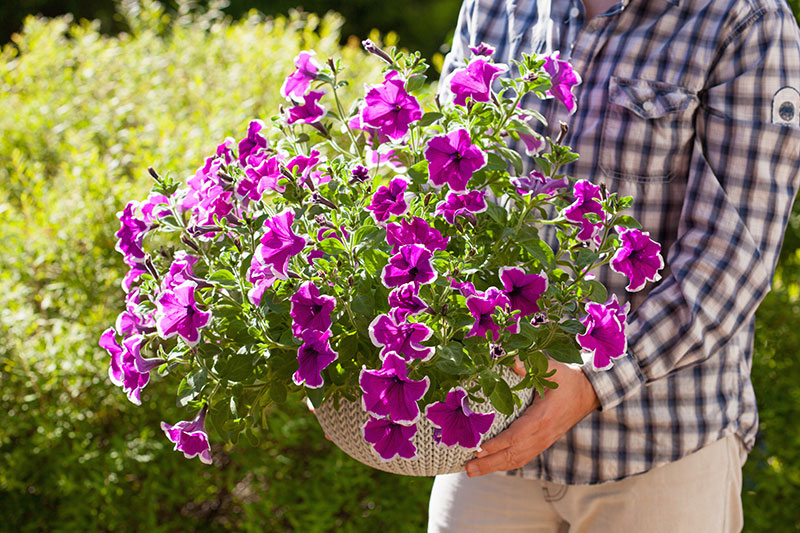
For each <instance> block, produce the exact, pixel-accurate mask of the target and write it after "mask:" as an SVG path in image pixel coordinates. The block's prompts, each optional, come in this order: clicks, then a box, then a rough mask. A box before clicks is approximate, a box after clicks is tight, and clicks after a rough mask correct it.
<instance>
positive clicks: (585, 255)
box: [575, 248, 600, 268]
mask: <svg viewBox="0 0 800 533" xmlns="http://www.w3.org/2000/svg"><path fill="white" fill-rule="evenodd" d="M599 257H600V256H599V255H598V254H597V252H595V251H593V250H591V249H589V248H582V249H581V251H580V252H578V257H576V258H575V265H576V266H577V267H578V268H583V267H585V266H587V265H590V264H592V263H594V262H595V261H597V259H598V258H599Z"/></svg>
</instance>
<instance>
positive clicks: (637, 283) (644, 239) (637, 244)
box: [610, 227, 664, 292]
mask: <svg viewBox="0 0 800 533" xmlns="http://www.w3.org/2000/svg"><path fill="white" fill-rule="evenodd" d="M617 233H619V238H620V241H622V248H620V249H619V250H617V252H616V253H615V254H614V257H612V258H611V264H610V266H611V270H613V271H614V272H616V273H618V274H622V275H624V276H626V277H627V278H628V280H630V281H629V283H628V286H627V287H625V289H626V290H628V291H630V292H636V291H639V290H641V289H643V288H644V286H645V284H646V283H647V282H648V281H653V282H655V281H658V280H660V279H661V274H659V273H658V271H659V270H661V269H662V268H664V258H663V257H661V245H660V244H658V243H657V242H656V241H654V240H653V239H651V238H650V234H649V233H648V232H646V231H641V230H639V229H635V228H632V229H627V228H620V227H618V228H617Z"/></svg>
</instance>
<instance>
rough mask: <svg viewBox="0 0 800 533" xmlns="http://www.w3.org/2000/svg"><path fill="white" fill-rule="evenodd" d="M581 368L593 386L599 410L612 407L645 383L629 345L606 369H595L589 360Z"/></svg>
mask: <svg viewBox="0 0 800 533" xmlns="http://www.w3.org/2000/svg"><path fill="white" fill-rule="evenodd" d="M581 368H582V370H583V373H584V374H585V375H586V377H587V378H589V381H590V382H591V384H592V387H594V392H595V394H597V398H598V399H599V400H600V410H601V411H602V410H606V409H613V408H614V407H616V406H617V405H619V404H620V403H621V402H622V400H624V399H625V398H627V397H628V396H629V395H631V394H632V393H634V392H635V391H636V390H638V389H639V387H641V386H642V385H644V383H645V378H644V375H643V374H642V371H641V370H640V369H639V363H638V362H637V360H636V357H635V356H634V355H633V354H632V353H631V351H630V347H628V353H627V355H625V356H624V357H620V358H619V359H615V360H614V366H612V367H611V368H609V369H608V370H595V369H594V367H593V366H592V363H591V361H589V362H587V363H584V365H583V366H582V367H581Z"/></svg>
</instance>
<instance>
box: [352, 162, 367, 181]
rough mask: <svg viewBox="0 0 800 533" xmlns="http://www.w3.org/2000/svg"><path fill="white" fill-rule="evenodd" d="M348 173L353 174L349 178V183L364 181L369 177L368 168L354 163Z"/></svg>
mask: <svg viewBox="0 0 800 533" xmlns="http://www.w3.org/2000/svg"><path fill="white" fill-rule="evenodd" d="M350 175H351V176H353V177H352V179H351V180H350V184H351V185H352V184H353V183H356V182H358V183H364V182H365V181H367V179H368V178H369V169H368V168H367V167H365V166H363V165H356V166H355V168H353V170H351V171H350Z"/></svg>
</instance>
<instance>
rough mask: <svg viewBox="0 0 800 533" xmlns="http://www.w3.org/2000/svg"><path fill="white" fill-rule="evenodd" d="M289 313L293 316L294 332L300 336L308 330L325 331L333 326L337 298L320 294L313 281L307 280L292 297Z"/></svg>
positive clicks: (296, 335)
mask: <svg viewBox="0 0 800 533" xmlns="http://www.w3.org/2000/svg"><path fill="white" fill-rule="evenodd" d="M290 300H291V302H292V308H291V311H289V314H290V315H291V317H292V333H294V335H295V337H298V338H300V337H301V336H302V333H303V332H304V331H306V330H315V331H325V330H327V329H330V327H331V313H332V312H333V309H334V307H336V298H334V297H333V296H323V295H320V293H319V289H318V288H317V286H316V285H314V283H312V282H311V281H306V282H305V283H303V284H302V285H300V288H299V289H297V292H296V293H294V294H293V295H292V297H291V298H290Z"/></svg>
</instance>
